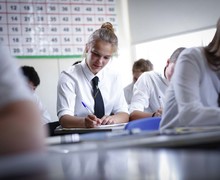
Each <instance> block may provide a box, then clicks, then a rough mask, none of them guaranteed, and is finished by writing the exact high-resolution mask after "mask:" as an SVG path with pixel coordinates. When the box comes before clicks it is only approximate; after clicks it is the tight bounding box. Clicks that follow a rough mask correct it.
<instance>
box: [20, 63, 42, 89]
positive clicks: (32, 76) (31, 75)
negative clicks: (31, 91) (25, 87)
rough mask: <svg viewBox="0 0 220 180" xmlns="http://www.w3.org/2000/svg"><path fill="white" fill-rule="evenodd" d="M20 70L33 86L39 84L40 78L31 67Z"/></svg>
mask: <svg viewBox="0 0 220 180" xmlns="http://www.w3.org/2000/svg"><path fill="white" fill-rule="evenodd" d="M21 70H22V72H23V74H24V76H25V77H26V78H27V79H28V80H29V81H30V82H32V83H33V84H34V86H36V87H37V86H38V85H39V84H40V78H39V76H38V74H37V72H36V71H35V69H34V67H32V66H22V67H21Z"/></svg>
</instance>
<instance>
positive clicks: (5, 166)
mask: <svg viewBox="0 0 220 180" xmlns="http://www.w3.org/2000/svg"><path fill="white" fill-rule="evenodd" d="M167 133H168V134H169V135H163V136H161V135H159V136H158V135H156V136H154V135H153V133H152V134H151V136H147V135H146V134H142V135H141V134H136V135H134V136H133V135H132V136H130V137H129V136H121V138H118V139H117V138H110V139H107V140H103V139H102V140H98V141H97V140H89V141H83V142H78V143H69V144H60V145H51V146H48V148H47V153H46V154H43V155H41V156H39V155H36V156H35V155H24V156H21V157H10V158H0V179H5V178H6V179H19V178H20V179H30V180H31V179H36V178H37V179H39V178H40V179H67V180H68V179H80V180H87V179H89V180H90V179H96V180H99V179H100V180H102V179H108V180H115V179H116V180H117V179H119V180H121V179H126V180H127V179H132V180H133V179H156V180H160V179H161V180H166V179H168V180H170V179H180V180H182V179H187V180H191V179H192V180H194V179H220V173H219V163H220V132H219V131H211V132H205V133H188V132H187V133H184V134H180V135H170V134H172V132H167ZM181 133H182V132H181ZM154 141H156V142H154ZM30 157H31V158H30Z"/></svg>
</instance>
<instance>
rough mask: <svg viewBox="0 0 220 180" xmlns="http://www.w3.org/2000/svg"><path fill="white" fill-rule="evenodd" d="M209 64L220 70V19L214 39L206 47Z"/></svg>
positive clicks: (215, 69) (212, 67)
mask: <svg viewBox="0 0 220 180" xmlns="http://www.w3.org/2000/svg"><path fill="white" fill-rule="evenodd" d="M204 52H205V56H206V58H207V61H208V64H209V65H210V67H211V69H213V70H214V71H219V70H220V19H219V20H218V22H217V29H216V32H215V35H214V37H213V39H212V41H211V42H210V43H209V45H208V46H206V47H204Z"/></svg>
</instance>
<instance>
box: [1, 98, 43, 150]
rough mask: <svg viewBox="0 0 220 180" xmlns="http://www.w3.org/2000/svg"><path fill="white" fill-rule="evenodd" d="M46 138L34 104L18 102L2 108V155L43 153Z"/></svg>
mask: <svg viewBox="0 0 220 180" xmlns="http://www.w3.org/2000/svg"><path fill="white" fill-rule="evenodd" d="M44 137H45V131H44V129H43V128H42V125H41V121H40V115H39V112H38V111H37V108H36V107H35V105H34V104H33V102H31V101H28V100H24V101H17V102H13V103H9V104H8V105H6V106H4V107H3V108H0V154H11V153H24V152H33V151H41V150H43V149H44V143H43V142H44Z"/></svg>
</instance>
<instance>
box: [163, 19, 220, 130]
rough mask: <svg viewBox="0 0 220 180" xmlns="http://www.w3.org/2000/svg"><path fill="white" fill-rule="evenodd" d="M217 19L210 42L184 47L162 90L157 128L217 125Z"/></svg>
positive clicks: (219, 34) (219, 68) (219, 100)
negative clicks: (164, 94) (159, 122)
mask: <svg viewBox="0 0 220 180" xmlns="http://www.w3.org/2000/svg"><path fill="white" fill-rule="evenodd" d="M219 95H220V19H219V20H218V23H217V30H216V32H215V35H214V37H213V39H212V41H211V42H210V43H209V44H208V46H205V47H193V48H189V49H186V50H184V51H183V52H182V53H181V55H180V57H179V59H178V62H177V64H176V68H175V72H174V75H173V78H172V80H171V83H170V87H169V88H168V90H167V93H166V104H165V107H164V114H163V117H162V121H161V124H160V125H161V128H174V127H179V126H184V127H192V126H215V125H220V108H219V107H220V96H219Z"/></svg>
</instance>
